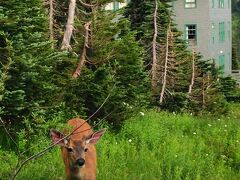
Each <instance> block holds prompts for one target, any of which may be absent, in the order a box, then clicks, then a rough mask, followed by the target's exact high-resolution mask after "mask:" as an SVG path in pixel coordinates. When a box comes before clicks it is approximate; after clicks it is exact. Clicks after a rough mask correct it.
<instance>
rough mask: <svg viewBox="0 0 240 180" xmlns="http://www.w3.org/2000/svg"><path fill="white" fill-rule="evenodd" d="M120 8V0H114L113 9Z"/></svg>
mask: <svg viewBox="0 0 240 180" xmlns="http://www.w3.org/2000/svg"><path fill="white" fill-rule="evenodd" d="M118 9H119V2H117V1H114V2H113V10H114V11H116V10H118Z"/></svg>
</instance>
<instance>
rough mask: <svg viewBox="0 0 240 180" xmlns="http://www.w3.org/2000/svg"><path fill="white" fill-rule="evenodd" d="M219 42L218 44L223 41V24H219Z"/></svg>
mask: <svg viewBox="0 0 240 180" xmlns="http://www.w3.org/2000/svg"><path fill="white" fill-rule="evenodd" d="M219 41H220V42H224V41H225V25H224V22H220V23H219Z"/></svg>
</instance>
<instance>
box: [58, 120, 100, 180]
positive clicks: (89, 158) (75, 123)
mask: <svg viewBox="0 0 240 180" xmlns="http://www.w3.org/2000/svg"><path fill="white" fill-rule="evenodd" d="M83 123H84V124H83ZM82 124H83V125H82ZM68 125H69V126H71V127H73V129H74V128H76V127H79V126H81V125H82V126H81V127H80V128H79V129H78V130H76V131H75V132H74V133H73V135H71V137H70V140H69V142H68V146H69V147H71V148H73V149H74V148H77V147H76V146H79V145H80V146H81V147H84V146H85V141H84V140H85V138H86V137H89V136H91V134H92V133H93V131H92V129H91V126H90V125H89V124H88V123H87V122H86V123H85V120H83V119H80V118H75V119H71V120H69V121H68ZM87 129H89V130H87ZM84 130H87V131H84ZM81 131H84V132H81ZM78 132H80V133H78ZM87 148H88V150H87V152H83V153H82V154H81V156H84V159H85V165H84V166H83V167H77V166H76V167H73V165H72V164H74V161H76V159H77V158H79V154H78V155H77V156H74V157H73V155H71V154H70V153H69V152H68V150H67V149H66V148H65V147H61V150H62V158H63V161H64V164H65V171H66V178H67V180H73V179H74V180H78V179H79V180H95V179H96V165H97V159H96V149H95V146H94V145H92V144H88V145H87Z"/></svg>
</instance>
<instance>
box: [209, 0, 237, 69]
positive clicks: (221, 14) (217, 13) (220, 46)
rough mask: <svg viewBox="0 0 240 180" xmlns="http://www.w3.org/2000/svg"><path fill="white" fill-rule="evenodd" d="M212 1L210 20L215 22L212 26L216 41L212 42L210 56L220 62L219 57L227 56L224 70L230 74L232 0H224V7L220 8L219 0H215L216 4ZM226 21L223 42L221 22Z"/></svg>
mask: <svg viewBox="0 0 240 180" xmlns="http://www.w3.org/2000/svg"><path fill="white" fill-rule="evenodd" d="M209 2H210V4H211V5H210V9H209V12H210V14H209V15H210V21H211V24H212V23H213V24H214V27H212V28H211V30H212V31H215V39H216V40H215V42H214V43H213V42H210V46H209V49H210V50H211V51H210V57H213V58H215V59H216V62H217V63H218V64H219V57H220V56H225V58H224V61H225V63H224V72H225V74H230V73H231V69H232V27H231V24H232V20H231V19H232V18H231V17H232V15H231V14H232V12H231V0H224V8H219V6H218V0H214V5H213V4H212V0H210V1H209ZM222 22H224V29H225V40H224V41H223V42H221V41H220V40H219V23H222Z"/></svg>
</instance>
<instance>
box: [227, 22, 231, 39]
mask: <svg viewBox="0 0 240 180" xmlns="http://www.w3.org/2000/svg"><path fill="white" fill-rule="evenodd" d="M228 40H231V25H230V22H229V21H228Z"/></svg>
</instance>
